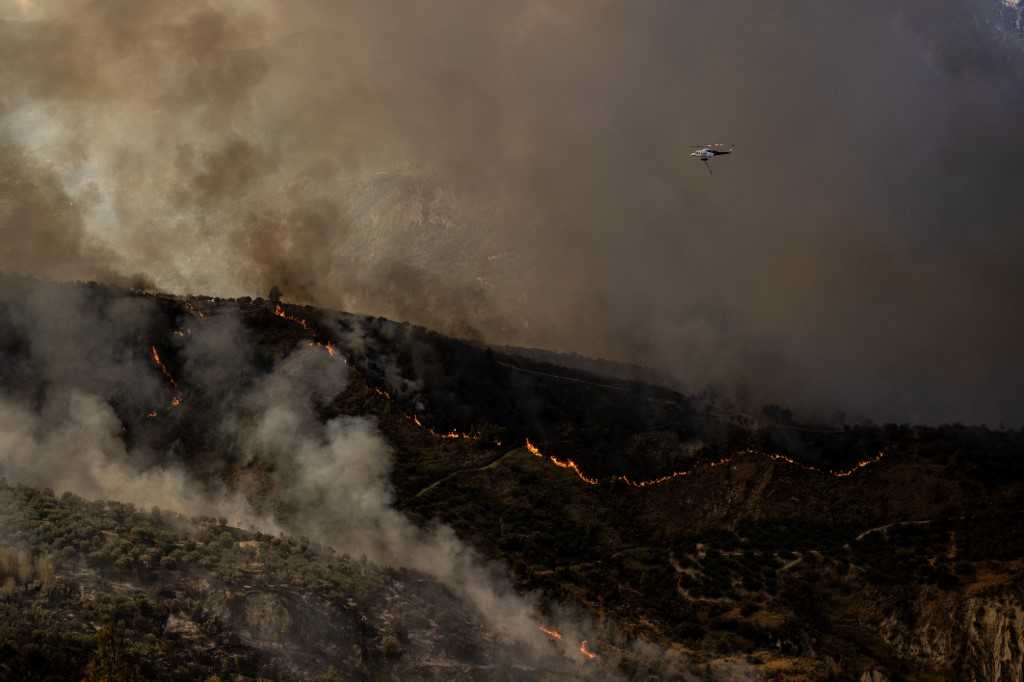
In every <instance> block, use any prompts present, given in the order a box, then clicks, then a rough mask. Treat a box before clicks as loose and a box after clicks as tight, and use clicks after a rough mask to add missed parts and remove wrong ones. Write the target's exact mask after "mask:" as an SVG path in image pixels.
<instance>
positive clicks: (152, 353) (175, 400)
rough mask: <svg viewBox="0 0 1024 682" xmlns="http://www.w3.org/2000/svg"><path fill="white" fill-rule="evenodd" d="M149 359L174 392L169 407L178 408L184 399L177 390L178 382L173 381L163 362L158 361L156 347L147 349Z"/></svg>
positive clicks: (158, 353)
mask: <svg viewBox="0 0 1024 682" xmlns="http://www.w3.org/2000/svg"><path fill="white" fill-rule="evenodd" d="M149 358H150V360H152V361H153V364H154V365H156V368H157V369H159V370H160V373H161V374H163V375H164V378H165V379H167V383H168V384H170V385H171V390H172V391H173V392H174V395H173V396H172V397H171V407H178V406H179V405H181V403H182V401H183V400H184V398H182V395H181V391H180V390H178V382H176V381H175V380H174V377H173V376H171V373H170V371H168V369H167V366H166V365H165V364H164V361H163V360H161V359H160V351H158V350H157V349H156V346H150V347H149Z"/></svg>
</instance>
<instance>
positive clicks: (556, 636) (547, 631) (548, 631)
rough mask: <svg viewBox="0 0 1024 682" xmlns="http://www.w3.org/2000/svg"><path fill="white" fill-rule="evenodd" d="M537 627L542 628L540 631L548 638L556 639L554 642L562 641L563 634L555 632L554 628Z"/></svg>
mask: <svg viewBox="0 0 1024 682" xmlns="http://www.w3.org/2000/svg"><path fill="white" fill-rule="evenodd" d="M537 627H538V628H540V631H541V632H543V633H544V634H545V635H547V636H548V637H550V638H551V639H554V640H559V639H562V633H561V632H559V631H558V630H555V629H554V628H548V627H544V626H543V625H538V626H537Z"/></svg>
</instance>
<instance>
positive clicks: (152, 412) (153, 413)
mask: <svg viewBox="0 0 1024 682" xmlns="http://www.w3.org/2000/svg"><path fill="white" fill-rule="evenodd" d="M146 416H147V417H149V418H150V419H152V418H153V417H155V416H156V410H150V411H149V412H147V413H146Z"/></svg>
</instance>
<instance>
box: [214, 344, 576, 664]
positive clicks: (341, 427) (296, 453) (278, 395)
mask: <svg viewBox="0 0 1024 682" xmlns="http://www.w3.org/2000/svg"><path fill="white" fill-rule="evenodd" d="M346 380H347V371H346V367H345V365H344V363H343V362H341V361H339V360H337V359H334V358H331V357H330V356H328V355H327V354H325V353H324V352H323V351H322V350H320V349H317V348H308V347H307V348H302V349H300V350H298V351H297V352H295V353H293V354H292V355H291V356H289V357H288V358H287V359H285V360H284V361H283V362H282V363H281V365H280V366H279V367H278V368H277V369H275V371H274V372H273V373H272V374H271V375H269V376H268V377H266V378H265V379H264V380H262V381H261V382H260V383H259V384H258V385H257V386H256V387H255V388H254V390H253V391H252V393H251V394H250V395H249V396H248V398H247V399H246V400H245V401H244V403H245V407H246V408H247V409H249V410H254V411H255V415H254V416H255V422H254V423H253V425H252V428H251V429H250V430H246V429H243V430H242V431H240V432H239V433H240V437H241V440H242V447H243V448H244V449H245V450H246V451H247V452H248V454H249V455H250V456H251V457H252V458H259V459H260V460H268V459H269V460H270V461H272V462H274V463H275V468H276V470H277V471H279V472H281V479H280V480H279V481H277V484H278V485H279V486H280V489H279V494H280V495H281V496H282V497H283V498H284V501H285V502H286V503H287V504H288V505H289V506H290V507H291V508H292V509H293V510H294V513H293V515H292V517H291V518H289V519H288V520H287V527H288V529H289V530H293V531H294V532H296V533H302V534H304V535H307V536H309V537H311V538H314V539H316V540H317V541H320V542H323V543H326V544H329V545H331V546H334V547H335V548H337V549H338V550H340V551H344V552H347V553H349V554H355V555H359V554H365V555H366V556H367V557H368V558H370V559H371V560H373V561H376V562H380V563H384V564H388V565H392V566H400V567H405V568H409V569H413V570H417V571H421V572H423V573H425V574H427V575H430V576H432V577H434V578H436V579H437V580H439V581H440V582H442V583H443V584H445V585H446V586H448V587H449V588H451V589H452V590H453V591H455V592H456V593H457V594H460V595H462V596H464V597H465V598H467V599H468V600H469V601H470V602H471V603H472V604H473V605H474V606H476V607H477V609H478V610H479V611H480V614H481V615H482V616H483V617H484V618H485V620H486V621H487V622H488V624H489V625H490V626H491V628H492V629H494V630H495V631H496V632H499V633H502V634H503V635H504V636H506V637H508V638H510V639H512V640H514V641H517V642H521V643H524V644H527V645H529V646H532V647H534V648H535V651H536V653H537V654H538V655H542V654H543V653H545V652H548V653H550V647H549V645H548V642H547V641H546V638H545V637H544V635H543V634H541V632H540V630H539V628H538V626H539V625H540V621H539V620H538V613H537V610H536V608H535V607H534V606H532V605H531V604H530V602H529V601H528V600H527V599H525V598H524V597H522V596H520V595H518V594H516V593H515V591H514V590H513V589H512V587H511V585H510V583H509V581H508V580H507V579H506V578H504V577H502V576H500V575H496V571H493V570H488V569H487V568H486V567H485V566H484V563H483V562H482V560H481V559H480V557H478V556H477V555H476V554H475V553H474V552H473V551H472V550H471V549H470V548H469V547H467V546H466V545H465V544H464V543H462V542H461V541H460V540H459V539H458V538H457V537H456V535H455V533H454V531H453V530H452V529H451V528H449V527H447V526H444V525H437V526H435V527H433V528H431V529H429V530H424V529H421V528H419V527H417V526H416V525H414V524H413V523H412V522H411V521H410V520H409V519H408V518H407V517H406V516H404V515H403V514H402V513H401V512H399V511H398V510H397V509H395V507H394V494H393V491H392V488H391V483H390V478H389V477H390V473H391V468H392V453H391V448H390V447H389V446H388V444H387V443H386V442H385V440H384V438H383V437H382V435H381V434H380V432H379V431H378V430H377V428H376V426H375V425H374V424H373V422H372V421H370V420H368V419H365V418H361V417H350V416H342V417H337V418H335V419H332V420H330V421H328V422H327V423H326V424H322V423H320V422H319V421H318V420H317V418H316V414H315V411H314V407H315V402H316V401H317V400H323V399H329V398H330V397H332V396H333V395H335V394H337V393H338V392H340V391H341V390H343V389H344V385H345V382H346ZM245 423H246V420H245V419H244V418H243V419H240V420H239V422H237V423H236V424H235V425H234V427H237V426H238V425H241V424H245ZM566 634H570V631H569V629H568V628H566ZM573 654H574V655H578V654H575V652H573Z"/></svg>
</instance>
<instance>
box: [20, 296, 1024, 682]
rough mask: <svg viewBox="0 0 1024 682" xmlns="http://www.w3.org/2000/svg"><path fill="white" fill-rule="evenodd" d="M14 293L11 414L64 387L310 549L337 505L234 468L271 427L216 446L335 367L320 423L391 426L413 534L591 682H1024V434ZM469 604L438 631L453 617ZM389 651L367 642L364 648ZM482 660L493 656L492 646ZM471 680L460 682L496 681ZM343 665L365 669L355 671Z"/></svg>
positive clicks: (298, 328) (176, 304)
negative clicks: (564, 629)
mask: <svg viewBox="0 0 1024 682" xmlns="http://www.w3.org/2000/svg"><path fill="white" fill-rule="evenodd" d="M3 291H4V293H3V297H2V298H3V300H2V303H0V341H2V343H0V353H2V354H3V358H4V363H3V365H2V366H0V381H2V383H3V385H4V387H5V389H6V390H5V393H6V394H7V398H8V400H10V401H13V402H16V403H17V404H19V405H27V406H30V408H31V411H32V412H33V413H38V414H39V415H40V418H41V420H43V421H45V417H46V415H47V409H48V408H47V407H46V405H47V400H46V399H45V397H44V394H45V393H47V392H53V390H54V387H58V386H67V385H69V384H71V385H73V387H74V388H75V389H76V390H87V391H90V392H92V393H94V394H96V395H99V396H101V397H102V398H103V400H104V401H107V402H108V403H109V404H110V405H111V406H112V407H113V410H114V412H115V413H116V415H117V418H118V420H119V423H120V424H121V425H122V427H123V434H122V437H123V440H124V443H125V444H126V446H125V447H126V450H127V452H128V454H129V455H130V457H134V458H135V459H134V460H133V464H132V466H133V467H135V468H134V469H133V471H137V472H148V471H151V470H152V469H153V468H154V467H156V468H160V467H167V466H171V465H173V466H174V467H180V468H181V469H182V470H183V471H185V472H187V479H188V481H189V482H190V485H197V486H200V487H205V488H207V489H208V491H218V490H226V491H232V492H234V493H240V494H241V495H242V497H243V498H244V499H245V500H246V501H247V502H248V504H249V505H251V508H252V510H253V511H254V512H257V513H258V515H261V517H262V518H272V519H274V520H275V522H276V523H278V524H280V527H281V528H284V529H286V530H287V529H293V530H296V531H298V532H300V533H305V532H307V531H309V529H310V528H312V529H313V530H315V531H317V532H323V531H324V530H325V524H324V523H323V521H324V518H329V519H330V521H331V523H332V524H335V525H338V524H341V525H344V524H343V521H344V519H343V518H342V519H338V518H335V517H322V516H320V514H321V513H322V511H323V510H322V509H321V507H323V506H324V505H323V503H324V500H332V499H333V500H335V501H338V498H331V497H329V496H327V497H324V496H323V495H321V496H320V497H318V498H316V499H312V500H307V499H305V498H304V497H302V496H296V495H294V494H292V493H293V492H294V490H295V488H294V485H293V481H292V479H293V478H294V474H293V472H292V471H290V470H289V466H288V464H286V463H285V462H283V461H282V460H280V459H274V458H268V457H261V456H259V455H256V456H253V455H252V454H251V452H249V451H248V450H247V449H246V446H245V445H244V443H242V444H240V442H241V441H244V440H245V439H246V438H247V435H246V434H247V433H248V432H249V431H251V430H253V429H248V428H247V429H243V430H242V431H241V435H240V432H239V431H237V430H233V431H226V430H225V424H226V423H227V424H234V423H236V422H241V423H248V422H245V421H244V420H245V419H246V418H247V417H246V414H247V413H246V412H245V410H247V409H250V408H249V407H247V406H249V405H250V404H251V402H252V397H251V394H252V391H253V387H254V386H255V387H258V386H260V385H261V382H264V383H265V380H266V379H267V377H273V376H275V375H276V373H278V372H279V370H280V368H281V367H282V366H283V365H284V364H286V363H287V361H288V358H291V357H294V356H296V355H297V354H298V353H299V352H300V350H301V349H306V348H309V347H310V346H311V345H312V346H313V350H315V351H316V352H317V353H320V354H322V355H323V356H324V357H330V358H332V359H333V361H336V362H339V363H344V365H345V367H346V368H347V373H346V375H345V379H344V381H343V382H338V383H336V384H330V385H329V386H328V387H327V388H323V387H317V386H314V383H316V382H315V381H313V380H312V379H310V378H308V377H307V378H304V379H303V381H305V382H307V383H306V384H301V385H303V386H307V385H308V392H309V393H311V394H312V393H316V394H317V396H319V397H318V398H317V399H316V400H315V401H314V402H315V410H316V417H317V419H318V420H319V422H321V423H324V424H332V423H336V420H339V419H342V420H343V419H361V420H365V421H366V423H370V424H372V425H373V429H374V433H379V435H380V437H381V438H382V439H383V441H385V442H386V443H387V453H388V455H389V456H390V463H389V466H388V467H387V468H386V472H385V473H386V477H387V482H388V487H389V493H388V495H389V497H388V499H389V500H391V502H392V503H393V507H394V512H395V513H400V514H401V515H402V517H403V518H406V519H411V520H412V521H413V525H414V526H415V527H418V528H421V529H430V528H432V527H433V526H434V524H436V523H442V524H444V527H445V528H450V529H452V530H453V531H454V537H455V538H457V539H458V541H459V542H461V543H465V544H466V545H468V546H469V547H471V548H472V550H473V552H475V553H477V554H478V555H479V556H480V557H481V559H482V560H491V561H494V562H497V563H498V564H500V565H501V566H505V567H507V571H508V573H509V579H510V580H511V582H512V584H513V586H514V587H515V588H516V590H517V591H518V592H520V593H528V592H534V593H536V594H538V595H539V604H538V608H539V609H540V611H541V612H542V613H543V614H546V615H547V616H549V617H551V618H552V620H551V623H553V624H561V623H567V624H570V625H571V626H572V627H573V628H574V629H576V630H578V631H579V634H574V635H569V634H568V633H566V639H573V644H572V646H570V647H568V650H567V651H563V654H568V655H569V657H567V656H564V655H563V656H562V657H561V660H564V661H567V662H568V663H567V664H568V665H570V668H569V669H570V670H571V671H573V673H572V674H587V673H594V674H598V675H599V676H600V675H607V674H609V673H610V672H611V671H612V670H617V671H618V673H619V674H622V675H624V676H625V677H626V678H634V679H644V678H645V677H646V676H648V675H656V676H658V677H670V676H673V675H674V676H675V677H677V678H679V679H689V678H690V677H691V676H693V675H706V676H710V677H711V678H712V679H779V680H784V679H788V680H819V679H822V680H823V679H836V678H838V679H860V678H861V676H862V675H868V676H870V675H874V676H875V677H874V678H871V677H866V678H865V679H886V678H889V679H908V680H930V679H968V680H972V679H976V680H982V679H1006V680H1016V679H1020V671H1021V670H1022V666H1024V659H1022V651H1024V644H1022V642H1024V640H1022V638H1024V630H1022V627H1021V626H1022V619H1021V608H1022V603H1024V596H1022V588H1021V586H1022V585H1024V535H1022V533H1021V532H1020V530H1019V529H1020V528H1021V524H1020V516H1019V513H1020V511H1021V510H1022V509H1024V504H1022V503H1024V459H1022V457H1021V456H1022V454H1024V434H1022V433H1021V432H1013V431H991V430H988V429H984V428H974V427H962V426H959V425H955V426H947V427H936V428H926V427H913V426H909V425H887V426H883V427H878V426H845V427H842V426H841V427H836V426H832V425H822V424H809V423H801V422H800V421H799V420H797V419H796V418H795V417H794V416H793V415H792V414H790V413H788V412H786V411H785V410H783V409H780V408H767V409H765V410H763V411H761V412H759V413H757V414H742V413H739V412H738V411H736V410H735V409H731V408H729V407H727V406H723V405H719V404H716V403H714V402H712V401H709V400H707V399H702V400H698V399H695V398H693V397H689V396H685V395H682V394H680V393H678V392H676V391H673V390H671V389H669V388H665V387H660V386H657V385H653V384H649V383H643V382H642V381H638V380H632V379H631V377H637V378H646V377H643V375H642V373H637V372H636V371H634V370H633V369H631V368H610V369H607V368H606V366H602V364H601V363H593V362H583V361H573V362H571V363H568V364H571V365H572V366H566V364H565V363H564V360H563V359H560V358H559V356H555V355H549V354H545V353H543V352H537V351H531V352H523V351H517V350H515V349H498V348H488V347H486V346H482V345H479V344H473V343H467V342H462V341H458V340H454V339H450V338H446V337H443V336H440V335H437V334H434V333H431V332H429V331H428V330H424V329H421V328H416V327H411V326H408V325H403V324H398V323H393V322H389V321H386V320H382V319H379V318H368V317H363V316H356V315H350V314H344V313H338V312H333V311H325V310H316V309H312V308H308V307H298V306H290V305H283V304H278V303H275V302H269V301H263V300H260V299H256V300H249V299H242V300H239V301H228V300H218V299H211V298H203V297H197V298H188V299H185V298H175V297H170V296H153V295H147V294H142V293H138V292H125V291H118V290H114V289H109V288H105V287H100V286H82V285H53V284H47V283H41V282H36V281H32V280H27V279H21V278H8V279H7V280H5V286H4V287H3ZM560 362H562V364H559V363H560ZM98 367H102V368H103V369H104V371H98V370H97V369H96V368H98ZM603 369H607V371H602V370H603ZM115 370H116V371H115ZM118 371H123V374H124V376H118V374H117V372H118ZM318 371H319V370H318ZM598 371H600V372H601V373H594V372H598ZM140 453H144V454H140ZM288 463H292V462H291V460H288ZM21 473H23V474H24V473H25V471H22V472H21ZM29 473H31V471H29ZM8 475H9V476H12V475H13V474H8ZM389 513H390V512H389ZM311 519H312V520H314V521H317V523H314V524H312V525H311V524H310V520H311ZM327 525H328V526H329V525H330V524H327ZM327 530H332V529H330V528H328V529H327ZM333 530H337V529H333ZM202 532H206V531H202ZM310 532H311V531H310ZM424 532H426V530H425V531H424ZM231 533H237V531H231ZM203 537H205V536H203ZM239 538H240V539H239V541H240V542H245V543H247V542H251V541H253V539H254V538H252V537H249V536H246V537H245V538H241V536H239ZM186 542H187V540H186ZM259 542H260V541H258V540H257V544H259ZM260 546H262V545H260ZM33 547H36V549H37V551H53V550H54V549H55V548H57V546H55V545H52V544H45V543H43V544H42V545H40V544H38V543H36V544H35V545H33ZM58 549H59V548H58ZM233 551H234V550H233ZM239 551H241V550H239ZM261 551H262V550H261ZM420 559H421V557H416V556H413V557H412V559H410V558H409V557H408V556H405V557H403V558H402V559H401V561H398V560H397V559H396V561H398V565H404V564H402V561H405V562H408V561H419V560H420ZM382 560H384V559H382ZM387 562H388V563H394V562H392V561H387ZM76 565H77V564H76ZM115 565H116V561H115ZM331 566H332V567H331V568H330V569H329V570H328V572H331V571H335V570H338V571H341V572H342V573H344V571H345V570H349V569H345V568H344V565H342V567H341V568H337V569H336V568H335V567H334V565H333V564H332V565H331ZM76 570H77V569H76ZM260 570H263V569H260ZM373 570H374V571H377V570H378V569H373ZM385 573H386V571H385ZM402 580H403V581H407V580H408V578H405V579H402ZM186 582H187V581H186ZM113 589H114V587H113V585H112V583H103V585H102V590H113ZM175 589H179V590H185V589H186V588H185V587H178V588H175ZM102 590H101V591H102ZM386 593H387V590H386V589H384V588H381V589H380V590H378V592H375V593H372V596H371V597H370V598H369V599H368V601H367V602H366V604H367V608H369V609H372V608H375V606H374V604H376V603H377V602H378V601H379V600H385V602H386V599H385V596H384V595H385V594H386ZM260 594H263V592H261V593H260ZM154 599H156V602H160V600H161V598H159V594H157V597H154ZM259 599H269V598H268V597H262V596H261V597H259V598H258V599H257V601H258V600H259ZM275 599H276V597H275ZM303 599H305V597H303ZM456 601H458V600H456ZM276 603H277V602H275V601H273V600H271V604H276ZM460 603H461V602H460ZM455 604H456V602H454V601H453V602H446V603H444V604H441V605H437V604H435V605H434V607H432V608H435V609H437V612H439V613H440V612H453V613H462V611H459V608H461V607H458V606H456V605H455ZM75 608H78V607H77V606H75V607H68V610H67V613H68V614H71V613H73V612H74V610H75ZM275 608H276V607H274V606H273V605H271V606H266V607H265V608H264V607H262V606H257V607H256V611H257V612H259V611H260V610H261V609H262V610H263V611H269V612H273V611H274V610H275ZM409 608H410V609H411V611H413V612H414V611H415V610H416V608H419V607H416V606H415V605H413V606H410V607H409ZM422 608H423V609H427V610H429V609H428V607H422ZM465 613H466V614H467V615H466V616H465V618H468V619H470V621H466V622H471V619H472V613H473V610H472V609H469V610H468V611H465ZM71 617H72V616H71V615H68V618H71ZM460 617H462V616H460ZM410 618H411V619H413V620H415V616H412V615H409V613H407V612H402V613H397V612H396V615H395V616H394V620H395V621H397V622H401V623H404V622H405V621H406V620H407V619H410ZM243 620H244V619H243ZM256 620H257V621H259V618H256ZM371 620H372V622H374V623H378V622H379V621H377V620H373V619H371ZM228 621H230V619H228ZM228 621H225V622H228ZM231 622H234V621H231ZM245 622H248V621H245ZM238 627H239V628H240V629H243V630H244V629H245V628H243V627H242V625H238ZM246 627H249V626H246ZM405 627H407V628H411V627H412V626H411V625H406V626H405ZM374 632H377V630H375V631H374ZM419 636H420V637H427V635H424V634H421V635H419ZM374 637H376V635H367V638H368V640H367V639H365V638H364V640H359V641H360V642H363V644H362V646H364V647H368V650H371V649H373V646H372V645H370V644H366V643H365V641H369V640H374ZM544 637H545V636H544V635H543V634H542V635H541V639H544ZM550 637H551V638H552V639H553V638H554V635H550ZM584 637H585V638H587V641H588V644H580V645H579V646H577V644H578V643H579V642H580V640H581V639H583V638H584ZM456 639H457V640H459V638H458V637H457V638H456ZM459 641H462V640H459ZM465 641H471V642H472V647H475V648H476V649H480V647H484V649H485V650H486V651H488V654H487V656H485V658H486V659H487V660H488V661H493V660H494V657H495V656H497V657H498V658H499V659H500V656H498V654H497V653H493V652H494V651H496V650H495V649H486V646H488V645H487V644H485V643H486V642H487V641H489V640H488V637H487V636H486V635H484V636H483V642H484V643H481V642H478V641H477V640H476V639H473V638H470V640H465ZM438 646H441V648H442V649H444V647H445V646H447V645H438ZM577 649H585V650H586V652H587V653H584V652H583V651H578V652H577ZM433 651H435V650H433V649H430V648H424V649H420V650H417V651H416V652H415V653H413V654H412V655H411V656H410V659H411V660H413V661H420V662H421V663H422V661H423V660H426V659H429V658H431V657H432V656H435V655H436V653H431V652H433ZM595 652H596V654H597V655H598V656H599V658H598V659H591V658H590V656H591V655H593V654H594V653H595ZM246 655H249V656H250V657H251V658H252V660H257V659H258V655H257V654H256V653H251V654H246ZM253 657H254V658H253ZM371 658H372V657H371ZM327 660H328V659H326V658H321V659H318V661H319V662H320V663H323V662H326V661H327ZM452 660H453V661H454V662H453V663H452V665H453V666H461V668H459V669H461V670H465V671H467V674H469V672H468V671H471V670H473V667H472V666H473V665H480V663H479V661H478V660H477V659H474V658H472V657H470V658H459V657H452ZM330 661H331V663H330V664H331V665H336V666H337V665H348V666H349V667H348V668H346V670H356V669H357V661H356V659H353V660H352V661H349V662H348V663H346V662H345V659H343V658H339V659H337V660H335V659H330ZM592 661H597V662H592ZM363 664H364V665H370V663H367V662H366V661H363ZM581 664H582V665H585V666H590V667H589V668H586V667H585V668H580V667H579V666H580V665H581ZM254 665H255V664H254ZM488 665H490V663H488ZM596 666H601V667H596ZM254 669H255V668H253V667H250V668H249V670H250V671H251V670H254ZM412 669H413V668H409V669H408V670H412ZM391 670H405V669H401V668H391ZM417 670H419V669H417ZM598 671H600V672H598ZM247 674H248V673H247ZM275 674H276V673H275ZM416 674H420V673H419V672H417V673H416ZM474 674H479V675H481V676H482V677H483V678H484V679H491V678H496V677H499V676H500V675H503V674H508V675H513V674H516V672H515V670H514V669H513V668H508V669H503V670H502V671H499V670H498V669H490V668H488V669H486V670H483V669H480V670H478V671H477V673H474ZM534 674H535V673H534Z"/></svg>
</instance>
